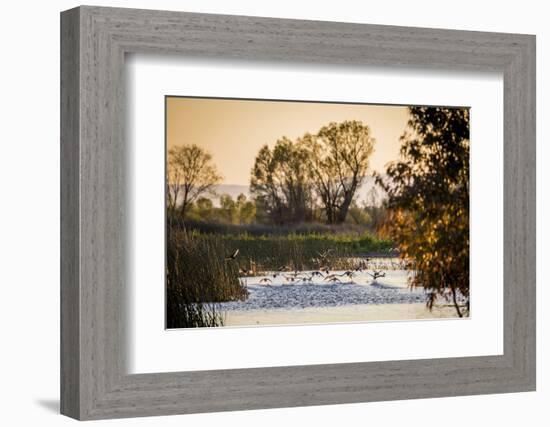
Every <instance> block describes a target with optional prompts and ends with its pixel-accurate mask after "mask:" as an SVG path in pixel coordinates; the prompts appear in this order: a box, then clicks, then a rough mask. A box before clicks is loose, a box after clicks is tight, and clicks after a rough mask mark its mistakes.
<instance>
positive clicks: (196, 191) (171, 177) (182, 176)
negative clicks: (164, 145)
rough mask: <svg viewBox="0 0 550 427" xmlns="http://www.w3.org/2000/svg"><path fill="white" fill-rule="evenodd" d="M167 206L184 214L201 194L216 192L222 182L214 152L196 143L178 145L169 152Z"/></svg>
mask: <svg viewBox="0 0 550 427" xmlns="http://www.w3.org/2000/svg"><path fill="white" fill-rule="evenodd" d="M166 173H167V204H168V209H170V210H177V209H179V211H180V213H181V216H182V217H183V218H185V215H186V213H187V211H188V209H189V206H190V205H191V204H192V203H193V202H194V201H196V200H197V199H198V198H199V197H200V196H201V195H204V194H209V193H210V194H213V193H214V188H215V186H216V184H219V183H220V182H221V179H222V178H221V176H220V175H219V173H218V170H217V168H216V165H215V164H214V163H213V162H212V155H211V154H210V153H208V152H207V151H206V150H204V149H202V148H201V147H198V146H197V145H195V144H193V145H178V146H175V147H173V148H171V149H170V150H169V151H168V168H167V171H166Z"/></svg>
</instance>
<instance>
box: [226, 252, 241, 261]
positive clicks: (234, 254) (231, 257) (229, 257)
mask: <svg viewBox="0 0 550 427" xmlns="http://www.w3.org/2000/svg"><path fill="white" fill-rule="evenodd" d="M237 255H239V250H238V249H235V252H233V253H232V254H231V255H228V256H226V257H225V260H226V261H228V260H231V259H235V258H237Z"/></svg>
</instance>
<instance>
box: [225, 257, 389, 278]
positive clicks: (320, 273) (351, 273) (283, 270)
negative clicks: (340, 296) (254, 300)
mask: <svg viewBox="0 0 550 427" xmlns="http://www.w3.org/2000/svg"><path fill="white" fill-rule="evenodd" d="M330 251H331V249H329V250H327V251H325V252H323V253H319V257H320V259H321V260H326V259H327V257H328V254H329V253H330ZM238 255H239V249H236V250H235V251H234V252H233V253H232V254H231V255H228V256H226V257H225V260H226V261H231V260H235V259H236V258H237V256H238ZM366 261H367V262H368V261H369V258H367V260H366ZM250 264H251V267H252V269H251V270H245V269H239V273H240V274H242V275H244V276H247V275H252V274H255V273H256V271H255V267H256V265H255V263H254V262H253V261H251V262H250ZM366 268H367V265H366V264H365V263H364V262H361V264H360V265H359V266H358V267H357V268H355V269H354V270H347V271H344V272H342V273H335V272H334V273H331V272H330V269H329V268H328V267H320V268H319V269H318V270H315V271H310V272H306V271H298V270H294V271H292V268H291V267H289V266H286V265H285V266H282V267H279V269H278V271H277V272H273V273H270V276H271V278H270V277H263V278H262V279H260V280H259V282H258V283H260V284H262V285H269V284H271V283H273V280H272V279H276V278H277V277H279V276H280V277H282V278H283V279H284V280H285V283H286V284H299V283H312V282H313V279H314V278H315V277H319V278H321V279H322V280H323V282H326V283H332V284H335V283H342V281H341V280H340V278H341V277H347V278H348V279H349V281H347V282H346V283H355V282H354V281H353V278H354V277H355V276H356V275H357V273H359V272H365V273H366V274H368V275H369V276H371V277H372V280H373V281H374V280H376V279H378V278H379V277H385V276H386V273H385V272H383V271H381V270H372V273H371V272H370V271H367V270H366Z"/></svg>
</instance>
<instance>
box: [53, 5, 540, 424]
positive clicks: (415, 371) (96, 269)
mask: <svg viewBox="0 0 550 427" xmlns="http://www.w3.org/2000/svg"><path fill="white" fill-rule="evenodd" d="M134 52H139V53H144V52H145V53H152V54H155V53H168V54H178V55H184V56H188V57H190V56H193V57H216V58H242V59H261V60H276V61H281V60H284V61H293V62H295V63H320V64H340V65H345V66H358V65H359V66H360V65H373V64H374V65H389V66H394V67H400V66H417V67H434V68H438V69H451V70H491V71H500V72H502V73H503V76H504V170H505V175H504V337H503V338H504V354H503V355H500V356H487V357H465V358H446V359H426V360H410V361H387V362H369V363H350V364H331V365H320V366H292V367H273V368H261V369H235V370H223V371H204V372H196V371H194V372H179V373H178V372H176V373H156V374H139V375H128V374H127V373H126V370H125V340H126V334H125V328H126V325H125V322H124V319H125V314H124V310H125V304H124V301H125V283H126V280H125V278H126V277H127V264H126V258H125V251H126V247H125V245H126V243H125V242H126V239H125V236H126V227H125V220H124V218H125V209H126V206H125V197H124V196H125V180H126V175H125V166H126V165H125V159H126V156H125V150H126V146H125V139H124V132H125V131H124V118H125V115H124V102H125V96H124V95H125V93H124V92H125V85H124V57H125V54H126V53H134ZM530 390H535V37H534V36H531V35H519V34H496V33H484V32H469V31H450V30H439V29H422V28H407V27H390V26H377V25H358V24H347V23H335V22H315V21H301V20H282V19H268V18H256V17H244V16H223V15H209V14H195V13H180V12H164V11H148V10H132V9H115V8H102V7H88V6H83V7H79V8H76V9H71V10H68V11H65V12H62V14H61V412H62V413H63V414H65V415H68V416H71V417H74V418H77V419H100V418H115V417H134V416H148V415H166V414H183V413H194V412H214V411H230V410H243V409H257V408H275V407H292V406H304V405H326V404H338V403H348V402H365V401H380V400H392V399H410V398H426V397H436V396H458V395H467V394H482V393H504V392H519V391H530Z"/></svg>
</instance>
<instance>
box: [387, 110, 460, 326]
mask: <svg viewBox="0 0 550 427" xmlns="http://www.w3.org/2000/svg"><path fill="white" fill-rule="evenodd" d="M409 112H410V118H409V122H408V127H407V130H406V131H405V133H404V134H403V136H402V137H401V140H402V146H401V160H400V161H397V162H394V163H392V164H390V165H389V166H388V167H387V170H386V174H387V177H382V176H378V182H379V183H380V184H381V185H382V186H383V187H384V189H385V190H386V192H387V194H388V200H387V208H388V213H389V215H388V217H387V221H386V225H385V229H386V231H387V232H388V233H389V234H390V236H391V237H392V238H393V239H394V240H395V241H396V242H397V244H398V246H399V250H400V254H401V256H402V257H404V258H406V259H408V260H411V261H412V262H413V263H414V268H415V270H416V274H415V276H414V278H413V279H412V283H411V284H412V285H413V286H423V287H424V288H425V289H426V290H427V291H428V292H429V300H428V306H429V307H430V309H431V308H432V307H433V304H434V302H435V300H436V298H437V296H438V295H443V296H446V297H448V298H449V299H450V300H452V302H453V304H454V306H455V308H456V311H457V314H458V315H459V316H460V317H462V316H463V315H464V314H465V312H467V311H468V310H469V295H470V286H469V285H470V284H469V272H470V269H469V252H470V240H469V195H470V192H469V170H470V168H469V158H470V132H469V123H470V120H469V119H470V116H469V110H468V109H467V108H443V107H411V108H409ZM460 296H462V297H463V298H464V299H465V304H461V303H460Z"/></svg>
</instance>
